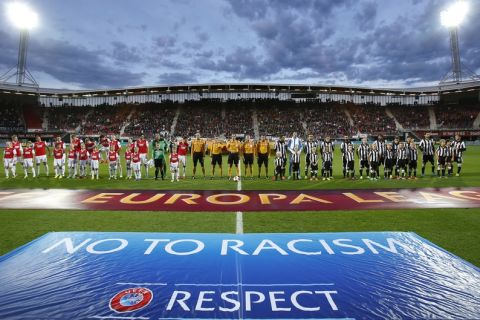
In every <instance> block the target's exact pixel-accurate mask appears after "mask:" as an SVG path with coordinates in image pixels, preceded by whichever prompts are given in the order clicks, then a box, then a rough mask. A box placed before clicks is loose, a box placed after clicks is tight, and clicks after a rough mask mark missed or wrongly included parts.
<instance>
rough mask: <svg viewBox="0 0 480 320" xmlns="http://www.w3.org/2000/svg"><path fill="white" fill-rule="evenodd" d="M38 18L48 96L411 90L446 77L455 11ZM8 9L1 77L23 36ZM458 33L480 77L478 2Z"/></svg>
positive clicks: (421, 1) (101, 7)
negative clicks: (254, 86) (271, 86)
mask: <svg viewBox="0 0 480 320" xmlns="http://www.w3.org/2000/svg"><path fill="white" fill-rule="evenodd" d="M24 1H25V2H28V3H29V4H30V5H31V6H32V7H34V8H35V10H36V11H37V12H38V14H39V16H40V26H39V27H38V28H37V29H35V30H34V31H32V32H31V41H30V47H29V56H28V66H29V69H30V71H31V72H32V73H33V74H34V76H35V78H36V79H37V81H38V82H39V83H40V85H41V86H42V87H53V88H72V89H76V88H116V87H124V86H142V85H157V84H179V83H218V82H222V83H223V82H234V83H239V82H261V83H305V84H337V85H362V86H382V87H404V86H417V85H425V84H434V83H436V82H438V80H440V79H441V78H442V77H443V76H444V75H445V74H446V73H447V71H448V70H449V68H450V51H449V40H448V39H449V38H448V32H447V30H446V29H445V28H443V27H442V26H441V25H440V19H439V14H440V11H442V10H443V9H445V7H446V6H448V4H449V3H451V2H452V1H453V0H401V1H400V0H376V1H375V0H335V1H332V0H142V1H138V0H122V1H116V0H81V1H65V0H41V1H40V0H36V1H35V0H24ZM5 2H7V1H6V0H2V1H1V2H0V3H1V4H2V5H1V6H0V11H1V19H0V74H1V73H3V72H5V71H6V70H8V69H9V67H11V66H14V65H15V64H16V59H17V49H18V31H17V30H15V29H14V27H13V26H12V25H11V24H10V23H9V21H8V19H6V14H5V5H4V3H5ZM470 9H471V10H470V13H469V15H468V17H467V19H466V21H465V23H464V24H463V25H462V26H461V27H460V32H459V36H460V44H461V55H462V59H463V63H464V64H465V65H466V66H468V67H469V68H470V69H471V70H473V71H475V72H477V73H480V33H479V31H478V30H480V1H478V0H470Z"/></svg>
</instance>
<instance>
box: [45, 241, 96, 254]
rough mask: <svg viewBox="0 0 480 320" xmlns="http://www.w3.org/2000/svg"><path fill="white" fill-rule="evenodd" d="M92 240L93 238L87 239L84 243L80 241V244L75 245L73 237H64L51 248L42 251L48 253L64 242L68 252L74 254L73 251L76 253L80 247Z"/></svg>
mask: <svg viewBox="0 0 480 320" xmlns="http://www.w3.org/2000/svg"><path fill="white" fill-rule="evenodd" d="M90 240H92V239H86V240H84V241H83V242H82V243H80V244H79V245H78V246H76V247H74V246H73V241H72V239H71V238H65V239H62V240H60V241H59V242H57V243H55V244H54V245H53V246H51V247H50V248H47V249H45V250H43V251H42V253H48V252H50V251H52V250H53V249H55V248H56V247H58V246H60V245H62V244H65V249H66V250H67V253H68V254H72V253H75V252H76V251H77V250H78V249H80V248H81V247H83V246H84V245H86V244H87V243H89V242H90Z"/></svg>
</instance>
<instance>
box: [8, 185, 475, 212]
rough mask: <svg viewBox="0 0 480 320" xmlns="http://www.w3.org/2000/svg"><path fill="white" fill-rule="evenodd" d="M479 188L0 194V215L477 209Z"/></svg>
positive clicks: (23, 191) (19, 191) (18, 191)
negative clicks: (57, 211) (18, 212)
mask: <svg viewBox="0 0 480 320" xmlns="http://www.w3.org/2000/svg"><path fill="white" fill-rule="evenodd" d="M478 207H480V188H428V189H372V190H369V189H352V190H295V191H294V190H287V191H281V190H275V191H268V190H262V191H259V190H256V191H253V190H251V191H219V190H193V191H191V190H186V191H169V190H66V189H31V190H26V189H10V190H0V208H2V209H79V210H124V211H190V212H202V211H203V212H205V211H210V212H212V211H226V212H236V211H321V210H325V211H329V210H377V209H411V208H478Z"/></svg>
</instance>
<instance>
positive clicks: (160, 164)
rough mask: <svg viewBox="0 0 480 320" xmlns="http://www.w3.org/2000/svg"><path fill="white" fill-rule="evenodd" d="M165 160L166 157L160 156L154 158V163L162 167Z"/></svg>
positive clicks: (157, 166) (156, 166)
mask: <svg viewBox="0 0 480 320" xmlns="http://www.w3.org/2000/svg"><path fill="white" fill-rule="evenodd" d="M164 162H165V159H163V158H160V159H154V160H153V163H154V165H155V168H160V167H163V163H164Z"/></svg>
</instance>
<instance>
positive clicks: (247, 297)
mask: <svg viewBox="0 0 480 320" xmlns="http://www.w3.org/2000/svg"><path fill="white" fill-rule="evenodd" d="M253 295H256V296H257V297H258V300H256V301H252V298H251V296H253ZM263 301H265V295H264V294H263V293H261V292H258V291H245V310H246V311H252V303H262V302H263Z"/></svg>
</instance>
